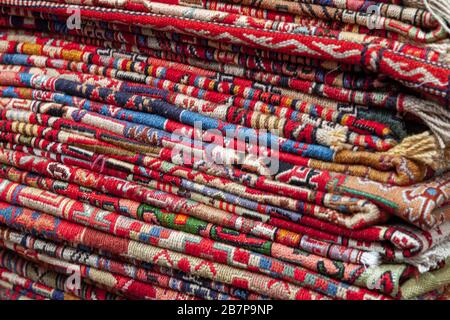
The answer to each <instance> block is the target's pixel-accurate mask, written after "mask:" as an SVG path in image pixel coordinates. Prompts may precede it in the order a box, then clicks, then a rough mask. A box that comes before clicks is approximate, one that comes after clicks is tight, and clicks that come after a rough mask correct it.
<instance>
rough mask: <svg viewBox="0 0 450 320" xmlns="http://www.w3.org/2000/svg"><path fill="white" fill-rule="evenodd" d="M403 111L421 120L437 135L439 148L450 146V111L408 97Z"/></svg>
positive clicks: (404, 102)
mask: <svg viewBox="0 0 450 320" xmlns="http://www.w3.org/2000/svg"><path fill="white" fill-rule="evenodd" d="M402 102H403V103H402V108H403V111H406V112H409V113H411V114H413V115H415V116H417V117H418V118H420V119H421V120H422V121H423V122H424V123H425V124H426V125H427V126H428V128H429V129H430V130H431V132H433V134H434V135H435V137H436V139H437V142H438V145H439V148H440V149H446V148H448V147H449V146H450V111H449V110H447V109H445V108H444V107H442V106H441V105H439V104H437V103H435V102H432V101H425V100H422V99H418V98H415V97H413V96H406V97H405V99H403V101H402Z"/></svg>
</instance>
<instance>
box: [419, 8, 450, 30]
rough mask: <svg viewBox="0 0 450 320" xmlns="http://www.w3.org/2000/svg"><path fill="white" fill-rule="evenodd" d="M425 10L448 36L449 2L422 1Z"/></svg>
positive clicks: (449, 25)
mask: <svg viewBox="0 0 450 320" xmlns="http://www.w3.org/2000/svg"><path fill="white" fill-rule="evenodd" d="M423 4H424V5H425V8H427V10H428V11H429V12H430V13H431V14H432V15H433V17H434V18H435V19H436V20H437V22H439V24H440V25H441V26H442V28H444V30H445V31H447V33H448V34H450V1H448V0H423Z"/></svg>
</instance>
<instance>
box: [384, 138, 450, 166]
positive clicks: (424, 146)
mask: <svg viewBox="0 0 450 320" xmlns="http://www.w3.org/2000/svg"><path fill="white" fill-rule="evenodd" d="M385 154H388V155H397V156H402V157H405V158H408V159H411V160H413V161H416V162H418V163H422V164H425V165H427V166H429V167H431V168H432V169H434V170H436V171H445V170H447V169H449V168H450V158H449V156H450V153H449V149H448V148H447V149H441V148H440V147H439V145H438V143H437V139H436V137H435V136H433V135H432V134H430V132H429V131H425V132H423V133H420V134H416V135H413V136H409V137H407V138H405V139H403V141H402V142H401V143H400V144H398V145H396V146H395V147H393V148H392V149H390V150H389V151H387V152H385Z"/></svg>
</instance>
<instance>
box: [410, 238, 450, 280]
mask: <svg viewBox="0 0 450 320" xmlns="http://www.w3.org/2000/svg"><path fill="white" fill-rule="evenodd" d="M448 257H450V239H448V240H446V241H444V242H442V243H440V244H438V245H436V246H434V247H432V248H431V249H429V250H427V251H425V252H424V253H422V254H419V255H418V256H415V257H412V258H407V259H405V262H406V263H409V264H412V265H413V266H416V267H417V269H418V270H419V272H420V273H425V272H428V271H429V270H431V269H434V268H436V267H437V266H438V264H439V263H440V262H442V261H444V260H445V259H447V258H448Z"/></svg>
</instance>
